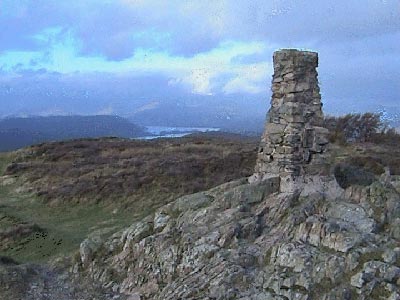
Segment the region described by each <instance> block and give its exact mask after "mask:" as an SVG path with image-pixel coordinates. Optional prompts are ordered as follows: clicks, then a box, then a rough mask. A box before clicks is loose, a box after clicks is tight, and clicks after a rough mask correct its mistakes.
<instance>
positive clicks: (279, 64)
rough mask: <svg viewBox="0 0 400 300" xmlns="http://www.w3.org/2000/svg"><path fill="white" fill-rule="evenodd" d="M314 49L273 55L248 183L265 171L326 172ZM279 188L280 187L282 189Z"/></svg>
mask: <svg viewBox="0 0 400 300" xmlns="http://www.w3.org/2000/svg"><path fill="white" fill-rule="evenodd" d="M317 66H318V55H317V53H314V52H308V51H298V50H281V51H277V52H275V53H274V75H273V79H272V92H273V94H272V99H271V108H270V110H269V112H268V115H267V122H266V125H265V131H264V134H263V136H262V139H261V144H260V150H259V155H258V160H257V164H256V168H255V173H254V175H253V176H252V177H251V178H250V179H249V180H250V182H254V181H262V180H264V179H265V178H266V175H268V174H275V175H279V176H282V177H287V176H306V175H309V174H311V175H327V167H326V165H327V162H328V160H327V159H326V158H327V157H326V155H325V152H326V150H327V144H328V139H327V135H328V130H327V129H325V128H322V127H320V124H321V123H322V120H323V113H322V109H321V108H322V104H321V96H320V93H319V87H318V79H317V71H316V67H317ZM282 191H283V192H284V191H285V190H282Z"/></svg>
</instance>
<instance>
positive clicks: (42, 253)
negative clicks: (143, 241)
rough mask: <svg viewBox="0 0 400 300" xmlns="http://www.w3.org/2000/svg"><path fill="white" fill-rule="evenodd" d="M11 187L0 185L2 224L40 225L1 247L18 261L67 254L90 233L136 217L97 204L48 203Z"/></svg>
mask: <svg viewBox="0 0 400 300" xmlns="http://www.w3.org/2000/svg"><path fill="white" fill-rule="evenodd" d="M14 189H15V186H6V187H0V218H1V217H3V218H2V220H3V221H2V222H0V224H1V225H2V226H1V227H2V228H3V229H6V227H7V226H14V225H18V224H21V223H32V224H37V225H38V226H39V227H40V228H41V231H39V232H33V233H32V234H31V235H29V236H28V237H26V236H25V237H21V238H20V239H17V240H16V242H15V243H13V245H12V246H11V247H9V248H7V249H5V250H3V251H0V256H1V255H4V256H9V257H11V258H13V259H15V260H17V261H19V262H45V261H48V260H49V259H52V258H55V257H57V256H60V255H61V256H64V255H70V254H72V253H73V252H74V251H76V250H77V249H78V248H79V244H80V243H81V242H82V241H83V240H84V239H85V238H86V237H87V236H88V235H89V234H90V233H92V232H94V231H97V230H104V229H109V234H110V235H111V234H112V233H114V232H115V231H117V230H119V229H121V228H124V227H126V226H128V225H129V224H131V223H132V222H133V221H134V219H135V218H134V217H133V216H132V213H127V212H125V211H120V212H112V210H110V209H107V208H105V207H102V206H100V205H90V206H87V205H85V206H79V205H75V206H69V205H61V206H56V207H50V206H48V205H47V204H46V203H44V202H43V201H41V200H40V199H38V198H36V197H34V196H32V195H28V194H25V195H21V194H16V193H15V192H13V190H14Z"/></svg>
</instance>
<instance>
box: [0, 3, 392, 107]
mask: <svg viewBox="0 0 400 300" xmlns="http://www.w3.org/2000/svg"><path fill="white" fill-rule="evenodd" d="M3 3H4V5H5V8H6V9H5V10H3V11H2V12H0V28H1V29H2V30H1V34H0V55H1V54H2V53H4V52H6V51H46V49H48V48H49V47H50V46H51V45H52V44H53V43H54V40H61V39H62V38H63V37H65V35H66V34H71V35H72V36H73V37H74V38H75V40H76V42H77V49H76V50H77V51H78V52H79V55H82V56H93V55H96V56H104V57H105V58H106V59H108V60H111V61H114V60H116V61H118V60H122V59H125V58H128V57H131V56H132V54H133V53H134V52H135V50H136V49H138V48H144V49H149V50H152V51H165V52H168V53H170V54H171V56H177V55H180V56H185V57H192V56H194V55H196V54H198V53H203V52H206V51H209V50H212V49H214V48H215V47H217V46H218V45H220V44H221V42H224V41H229V40H233V41H242V42H250V41H260V42H263V43H265V44H266V45H267V46H268V49H270V48H285V47H296V48H307V49H312V50H316V51H318V52H319V53H320V68H319V72H320V80H321V90H322V93H323V97H324V102H325V104H326V107H327V109H328V110H329V111H331V112H335V111H343V110H365V109H377V107H380V106H388V107H389V106H392V107H398V106H399V97H400V90H399V85H398V82H400V74H399V72H398V70H399V69H400V60H399V59H398V57H399V55H400V43H399V41H400V18H399V10H400V5H399V3H398V1H396V0H364V1H359V0H338V1H328V0H309V1H303V0H277V1H265V0H253V1H248V0H235V1H224V0H204V1H182V0H171V1H164V0H153V1H144V0H136V1H133V0H115V1H108V0H87V1H53V0H21V1H18V5H17V4H15V3H16V2H15V1H14V0H5V1H4V2H3ZM0 6H1V4H0ZM51 28H58V31H57V33H56V34H55V35H53V36H50V37H48V40H46V39H40V38H38V35H40V34H43V32H44V31H46V30H49V29H51ZM270 60H271V53H270V51H269V50H266V51H265V52H264V53H258V54H254V55H242V56H237V57H235V58H233V59H232V62H233V63H239V64H249V63H259V62H262V61H270ZM35 63H37V62H35V61H32V64H35ZM0 67H1V66H0ZM266 67H267V66H266ZM14 71H15V72H17V73H18V76H19V77H17V78H13V79H12V78H11V77H10V74H7V72H5V71H3V73H0V101H1V103H2V105H1V107H0V114H2V113H3V114H4V113H6V112H7V111H21V110H23V109H24V108H23V107H24V106H26V107H35V112H40V111H42V110H45V109H46V107H47V108H48V107H49V103H52V104H51V105H55V106H56V107H62V109H64V110H66V111H75V110H76V109H77V107H82V112H95V111H96V110H100V109H102V108H104V107H106V106H107V105H109V104H110V103H114V105H115V107H124V108H121V111H123V110H124V109H125V107H127V106H129V105H131V104H129V103H130V102H129V101H133V102H132V103H136V102H135V101H136V99H140V98H146V99H151V98H155V97H158V98H163V97H164V98H166V97H171V99H172V98H174V97H176V98H184V97H189V96H190V94H189V93H188V91H187V90H185V89H181V90H179V92H174V91H175V89H178V88H179V85H174V86H170V85H168V82H169V79H170V78H167V77H165V75H164V77H163V76H161V75H160V76H155V75H152V77H146V76H142V77H135V76H133V77H126V78H120V77H118V78H117V77H113V76H114V75H107V74H97V75H95V74H84V75H79V74H70V75H61V74H49V73H47V72H46V71H45V70H42V71H41V73H38V72H31V73H29V72H28V71H27V70H25V69H21V68H18V67H17V68H15V69H14ZM224 76H228V75H224ZM228 77H229V76H228ZM10 78H11V79H10ZM266 89H267V88H266ZM219 97H223V95H219ZM225 97H228V96H226V95H225ZM257 97H264V98H265V99H267V97H268V94H267V92H266V93H265V94H258V96H257ZM121 99H122V100H121ZM132 99H135V100H132ZM118 101H119V102H118ZM146 101H147V100H146ZM244 101H245V100H244ZM265 101H266V102H267V101H268V100H265ZM3 103H4V104H3ZM115 103H120V104H118V105H117V104H115ZM51 105H50V106H51ZM1 110H2V111H1Z"/></svg>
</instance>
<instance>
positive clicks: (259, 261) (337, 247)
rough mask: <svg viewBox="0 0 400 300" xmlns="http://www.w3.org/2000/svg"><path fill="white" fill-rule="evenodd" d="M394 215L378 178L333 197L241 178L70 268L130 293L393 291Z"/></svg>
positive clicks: (254, 295) (399, 214) (140, 225)
mask: <svg viewBox="0 0 400 300" xmlns="http://www.w3.org/2000/svg"><path fill="white" fill-rule="evenodd" d="M248 199H252V201H251V202H249V201H248ZM399 218H400V197H399V194H398V192H397V191H396V190H395V189H394V188H393V187H392V186H388V185H385V183H383V182H379V181H376V182H374V183H373V184H372V185H370V186H367V187H357V186H352V187H349V188H348V189H346V191H345V193H343V194H342V197H341V198H336V199H333V198H327V197H326V196H324V195H323V194H321V193H315V194H310V195H308V196H307V197H302V196H301V195H300V194H298V193H297V194H291V193H285V194H284V193H280V192H278V191H277V190H276V189H271V188H269V187H266V186H265V185H263V183H262V182H261V183H257V184H253V185H250V184H248V183H246V182H245V180H242V181H236V182H231V183H228V184H225V185H222V186H220V187H217V188H215V189H212V190H210V191H207V192H203V193H198V194H194V195H189V196H185V197H183V198H180V199H178V200H176V201H175V202H173V203H171V204H169V205H167V206H164V207H162V208H161V209H159V210H158V211H157V212H156V213H155V214H153V215H151V216H149V217H148V218H146V219H144V220H143V221H141V222H137V223H134V224H132V226H131V227H129V228H127V229H126V230H124V231H121V232H119V233H116V234H114V236H113V237H112V238H111V239H109V240H107V241H106V242H105V243H104V244H102V245H101V247H99V248H98V249H97V250H96V252H94V253H92V254H91V260H90V261H88V260H87V256H85V255H82V256H81V259H80V261H77V262H76V264H75V266H74V268H73V269H72V270H71V271H73V272H74V273H75V274H80V275H82V274H85V276H87V277H89V278H91V279H92V280H93V281H94V282H97V283H101V284H102V286H103V287H106V288H111V289H112V290H114V291H118V292H121V293H123V294H125V295H130V296H131V297H134V298H132V299H204V300H205V299H221V300H222V299H243V300H244V299H257V300H258V299H399V297H400V289H399V284H400V268H399V262H400V248H399V238H400V236H399V232H400V231H399V229H400V222H399V221H400V219H399ZM382 295H384V298H382V297H381V296H382Z"/></svg>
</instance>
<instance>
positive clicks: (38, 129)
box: [0, 115, 147, 151]
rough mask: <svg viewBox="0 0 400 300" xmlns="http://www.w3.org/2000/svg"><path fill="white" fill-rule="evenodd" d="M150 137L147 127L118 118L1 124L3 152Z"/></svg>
mask: <svg viewBox="0 0 400 300" xmlns="http://www.w3.org/2000/svg"><path fill="white" fill-rule="evenodd" d="M143 135H147V133H146V131H145V129H144V128H143V127H140V126H137V125H135V124H133V123H132V122H130V121H128V120H127V119H124V118H121V117H118V116H102V115H100V116H51V117H28V118H7V119H3V120H0V151H10V150H15V149H18V148H21V147H24V146H28V145H32V144H36V143H41V142H45V141H59V140H68V139H76V138H96V137H104V136H114V137H123V138H132V137H138V136H143Z"/></svg>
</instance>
